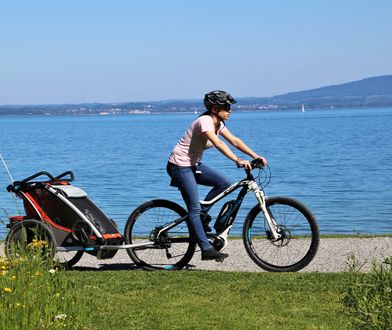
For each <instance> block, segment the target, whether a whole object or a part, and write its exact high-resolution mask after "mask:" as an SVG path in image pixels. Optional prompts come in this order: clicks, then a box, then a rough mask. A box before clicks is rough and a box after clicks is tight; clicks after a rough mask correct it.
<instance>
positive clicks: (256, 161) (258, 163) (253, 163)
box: [237, 158, 265, 170]
mask: <svg viewBox="0 0 392 330" xmlns="http://www.w3.org/2000/svg"><path fill="white" fill-rule="evenodd" d="M250 165H251V166H252V170H254V169H255V168H263V167H264V166H265V165H264V163H263V161H262V160H261V159H260V158H258V159H253V160H252V161H251V162H250ZM237 167H238V168H243V167H245V166H243V165H239V164H237Z"/></svg>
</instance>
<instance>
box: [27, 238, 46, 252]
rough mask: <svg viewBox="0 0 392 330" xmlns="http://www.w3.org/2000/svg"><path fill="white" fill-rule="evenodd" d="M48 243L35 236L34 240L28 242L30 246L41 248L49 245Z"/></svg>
mask: <svg viewBox="0 0 392 330" xmlns="http://www.w3.org/2000/svg"><path fill="white" fill-rule="evenodd" d="M48 245H49V244H48V242H46V241H42V240H39V239H37V238H34V239H33V241H32V242H31V243H29V244H28V247H30V248H38V249H40V248H44V247H48Z"/></svg>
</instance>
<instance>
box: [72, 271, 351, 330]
mask: <svg viewBox="0 0 392 330" xmlns="http://www.w3.org/2000/svg"><path fill="white" fill-rule="evenodd" d="M68 275H69V277H70V278H72V280H73V281H74V282H75V283H76V287H77V290H78V291H79V292H80V293H81V294H83V296H84V297H85V299H88V301H89V303H92V305H93V306H92V314H91V315H90V317H91V320H94V322H93V324H94V325H93V326H94V327H95V328H96V329H109V328H111V329H116V328H119V329H152V328H157V329H201V328H203V329H278V328H279V329H333V328H335V329H345V328H349V319H348V316H347V314H345V312H344V308H343V305H342V303H341V300H342V292H343V290H344V288H345V287H346V286H347V284H348V282H349V279H350V276H351V275H350V274H347V273H343V274H322V273H291V274H273V273H235V272H231V273H228V272H208V271H177V272H143V271H103V272H96V271H94V272H91V271H85V272H78V271H74V272H68Z"/></svg>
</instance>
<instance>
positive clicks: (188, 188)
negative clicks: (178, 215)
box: [167, 90, 267, 261]
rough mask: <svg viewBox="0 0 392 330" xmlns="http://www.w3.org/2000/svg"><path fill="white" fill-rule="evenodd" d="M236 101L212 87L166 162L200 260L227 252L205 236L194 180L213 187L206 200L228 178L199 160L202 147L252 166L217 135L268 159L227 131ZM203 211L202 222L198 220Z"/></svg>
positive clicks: (205, 218) (217, 257) (221, 188)
mask: <svg viewBox="0 0 392 330" xmlns="http://www.w3.org/2000/svg"><path fill="white" fill-rule="evenodd" d="M234 103H236V101H235V100H234V98H233V97H232V96H231V95H230V94H228V93H226V92H224V91H220V90H217V91H212V92H209V93H207V94H206V95H205V96H204V105H205V107H206V108H207V111H206V112H204V113H203V114H202V115H201V116H199V117H198V118H197V119H196V120H195V121H194V122H193V123H192V124H191V126H190V128H189V129H188V130H187V131H186V132H185V134H184V136H183V137H182V138H181V139H180V141H179V142H178V143H177V145H176V146H175V147H174V149H173V151H172V153H171V155H170V157H169V161H168V164H167V172H168V174H169V175H170V177H171V178H172V183H171V184H172V185H174V186H176V187H178V188H179V189H180V191H181V194H182V197H183V199H184V201H185V204H186V206H187V209H188V213H189V220H190V223H191V226H192V229H193V231H194V233H195V234H196V236H197V242H198V245H199V246H200V249H201V251H202V253H201V258H202V260H217V261H222V260H223V259H224V258H226V257H228V254H225V253H221V252H219V251H217V250H216V249H215V248H214V247H213V246H212V245H211V243H210V242H209V241H208V238H207V236H206V232H205V230H206V229H207V228H206V229H205V227H208V223H206V222H207V221H209V220H210V219H211V218H210V217H209V216H208V215H207V214H206V213H207V212H208V208H203V209H202V208H201V206H200V199H199V192H198V187H197V184H201V185H204V186H211V187H213V188H212V189H211V191H210V192H209V193H208V194H207V196H206V198H205V200H211V199H213V198H214V197H215V196H217V195H218V194H219V193H220V192H222V191H224V190H225V189H226V188H228V187H229V186H230V182H229V181H228V180H227V179H226V178H225V177H224V176H223V175H221V174H220V173H219V172H217V171H215V170H214V169H212V168H210V167H208V166H207V165H205V164H204V163H201V158H202V155H203V151H204V150H205V149H207V148H210V147H212V146H215V147H216V148H217V149H218V150H219V151H220V152H221V153H222V154H223V155H225V156H226V157H227V158H229V159H231V160H232V161H234V162H235V163H236V164H237V166H241V167H245V168H248V169H251V165H250V162H249V161H247V160H243V159H240V158H239V157H237V156H236V155H235V154H234V153H233V152H232V151H231V150H230V148H229V147H228V146H227V144H226V143H225V142H223V141H222V140H221V139H220V138H219V135H221V136H223V138H224V139H225V140H226V141H227V142H229V143H230V144H231V145H233V146H234V147H235V148H237V149H238V150H239V151H241V152H243V153H245V154H247V155H249V156H250V157H252V158H253V159H261V160H262V162H263V163H264V164H266V163H267V160H266V159H265V158H263V157H261V156H260V155H258V154H257V153H255V152H254V151H253V150H252V149H251V148H249V147H248V146H247V145H246V144H245V143H244V142H243V141H242V140H241V139H239V138H238V137H236V136H235V135H233V134H232V133H230V131H229V130H228V128H227V127H226V124H225V120H228V119H229V117H230V112H231V105H232V104H234ZM201 212H202V214H203V221H204V222H205V223H204V225H203V222H202V220H201V217H200V215H201Z"/></svg>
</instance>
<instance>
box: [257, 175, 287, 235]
mask: <svg viewBox="0 0 392 330" xmlns="http://www.w3.org/2000/svg"><path fill="white" fill-rule="evenodd" d="M250 189H251V190H253V193H254V194H255V197H256V199H257V202H258V203H259V206H260V208H261V211H262V212H263V214H264V218H265V220H266V221H267V223H268V227H269V228H270V230H271V235H272V238H273V240H274V241H276V240H278V239H279V238H281V237H282V235H281V234H279V226H278V224H277V223H276V221H275V219H274V218H273V217H272V215H271V214H270V212H269V211H268V209H267V206H266V203H265V195H264V192H263V191H262V190H260V188H259V187H258V186H257V184H256V183H255V182H253V185H251V186H250Z"/></svg>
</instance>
